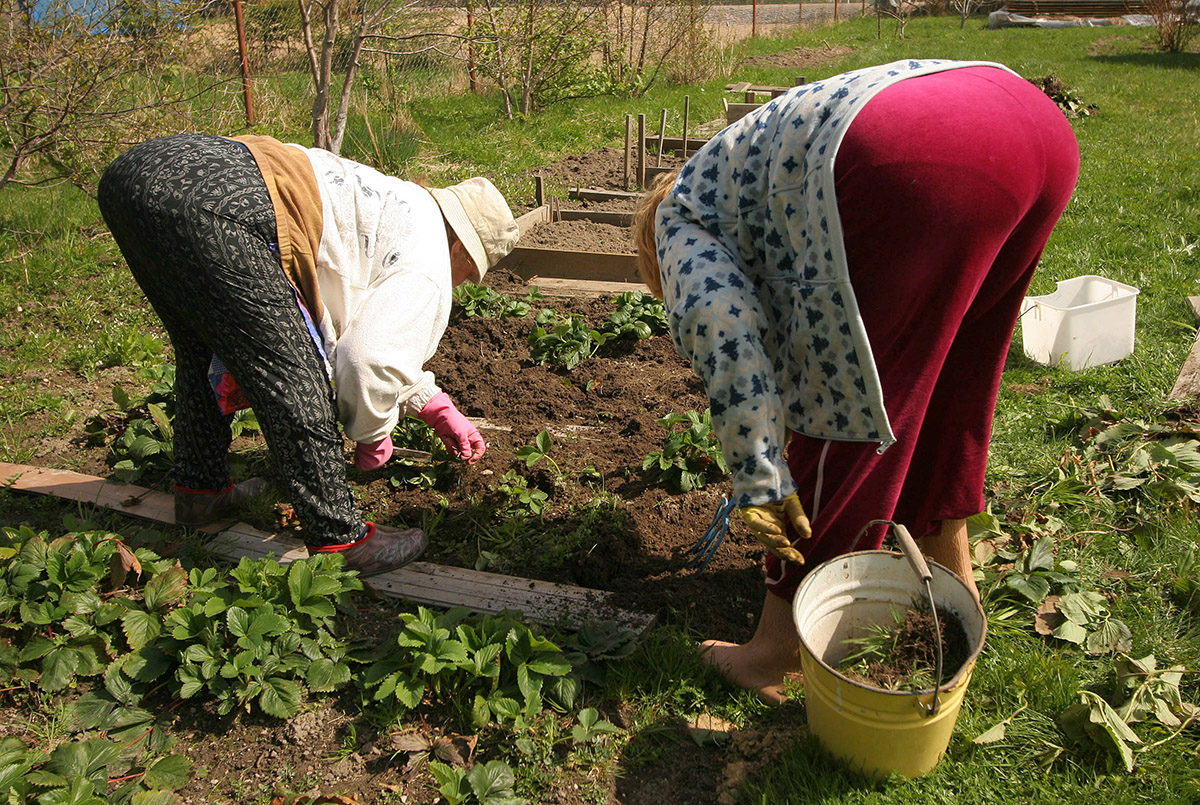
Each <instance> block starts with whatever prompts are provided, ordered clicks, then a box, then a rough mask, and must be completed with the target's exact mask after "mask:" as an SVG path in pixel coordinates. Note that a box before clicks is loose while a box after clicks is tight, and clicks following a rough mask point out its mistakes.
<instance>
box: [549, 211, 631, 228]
mask: <svg viewBox="0 0 1200 805" xmlns="http://www.w3.org/2000/svg"><path fill="white" fill-rule="evenodd" d="M558 219H559V220H560V221H593V222H595V223H598V224H612V225H613V226H629V224H630V222H632V221H633V212H621V211H619V210H559V211H558Z"/></svg>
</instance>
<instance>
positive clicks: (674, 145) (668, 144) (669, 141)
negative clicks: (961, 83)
mask: <svg viewBox="0 0 1200 805" xmlns="http://www.w3.org/2000/svg"><path fill="white" fill-rule="evenodd" d="M707 142H708V139H707V138H705V137H688V138H687V149H688V156H691V155H692V154H694V153H696V152H697V151H699V150H700V148H701V147H702V146H703V145H704V144H705V143H707ZM683 146H684V139H683V138H682V137H663V138H662V147H663V150H664V151H675V152H678V151H682V150H683Z"/></svg>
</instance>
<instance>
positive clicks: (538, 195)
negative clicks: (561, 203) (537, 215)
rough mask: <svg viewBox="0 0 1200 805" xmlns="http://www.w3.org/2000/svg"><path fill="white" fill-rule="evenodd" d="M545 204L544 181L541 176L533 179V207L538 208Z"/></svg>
mask: <svg viewBox="0 0 1200 805" xmlns="http://www.w3.org/2000/svg"><path fill="white" fill-rule="evenodd" d="M545 203H546V180H545V179H544V178H543V177H542V175H541V174H538V175H537V176H534V177H533V205H534V206H535V207H540V206H542V205H543V204H545Z"/></svg>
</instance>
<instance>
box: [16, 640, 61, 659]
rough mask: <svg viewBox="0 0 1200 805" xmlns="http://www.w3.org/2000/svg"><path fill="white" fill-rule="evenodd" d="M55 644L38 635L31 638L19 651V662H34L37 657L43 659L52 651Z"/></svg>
mask: <svg viewBox="0 0 1200 805" xmlns="http://www.w3.org/2000/svg"><path fill="white" fill-rule="evenodd" d="M54 646H55V643H54V641H53V640H51V639H50V638H48V637H42V636H41V635H38V636H37V637H34V638H32V639H31V640H30V641H29V642H28V643H27V644H26V645H25V647H24V648H23V649H21V654H20V660H21V662H28V661H29V660H36V659H38V658H39V657H45V656H46V655H47V654H49V653H50V652H51V651H52V650H53V649H54Z"/></svg>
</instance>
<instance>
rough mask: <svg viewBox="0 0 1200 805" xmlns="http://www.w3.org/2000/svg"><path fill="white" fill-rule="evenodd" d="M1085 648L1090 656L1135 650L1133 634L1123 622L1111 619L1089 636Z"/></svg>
mask: <svg viewBox="0 0 1200 805" xmlns="http://www.w3.org/2000/svg"><path fill="white" fill-rule="evenodd" d="M1085 648H1086V650H1087V653H1088V654H1111V653H1113V652H1118V651H1120V652H1125V651H1129V650H1130V649H1132V648H1133V634H1132V633H1131V632H1130V631H1129V627H1128V626H1126V625H1125V624H1124V623H1123V622H1122V621H1119V620H1117V619H1116V618H1109V619H1108V620H1106V621H1104V623H1102V624H1100V628H1099V629H1097V630H1096V631H1094V632H1092V633H1091V634H1090V635H1088V638H1087V645H1086V647H1085Z"/></svg>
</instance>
